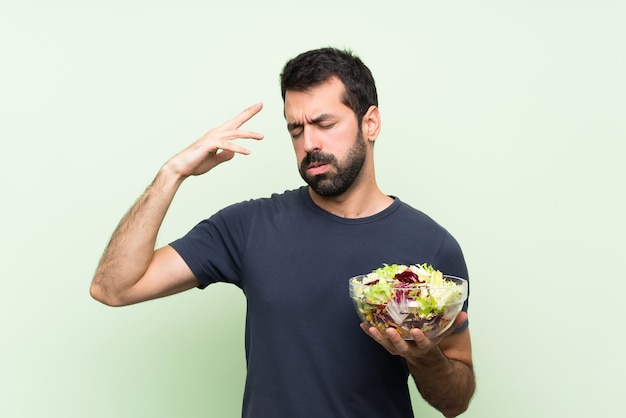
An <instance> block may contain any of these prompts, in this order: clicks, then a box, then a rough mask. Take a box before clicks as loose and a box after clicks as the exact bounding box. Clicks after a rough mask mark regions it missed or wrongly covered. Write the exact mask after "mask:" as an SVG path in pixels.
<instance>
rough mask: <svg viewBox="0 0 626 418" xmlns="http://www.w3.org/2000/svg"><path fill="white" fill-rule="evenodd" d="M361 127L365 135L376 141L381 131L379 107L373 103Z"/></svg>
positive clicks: (371, 140)
mask: <svg viewBox="0 0 626 418" xmlns="http://www.w3.org/2000/svg"><path fill="white" fill-rule="evenodd" d="M361 129H362V130H363V137H364V138H365V139H366V140H368V141H370V142H374V141H376V138H378V134H379V133H380V112H379V111H378V107H376V106H374V105H372V106H370V108H369V109H367V112H365V115H364V116H363V122H362V123H361Z"/></svg>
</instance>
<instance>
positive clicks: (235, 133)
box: [221, 129, 264, 140]
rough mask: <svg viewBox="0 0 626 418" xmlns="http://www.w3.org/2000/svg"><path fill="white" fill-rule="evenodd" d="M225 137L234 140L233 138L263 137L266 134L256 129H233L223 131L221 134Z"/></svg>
mask: <svg viewBox="0 0 626 418" xmlns="http://www.w3.org/2000/svg"><path fill="white" fill-rule="evenodd" d="M221 135H222V136H223V137H224V139H227V140H232V139H263V137H264V135H263V134H262V133H259V132H254V131H244V130H241V129H233V130H229V131H225V132H222V134H221Z"/></svg>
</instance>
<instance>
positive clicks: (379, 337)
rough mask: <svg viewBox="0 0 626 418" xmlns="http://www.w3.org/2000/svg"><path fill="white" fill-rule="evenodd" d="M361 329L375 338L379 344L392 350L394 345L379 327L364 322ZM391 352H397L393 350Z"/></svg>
mask: <svg viewBox="0 0 626 418" xmlns="http://www.w3.org/2000/svg"><path fill="white" fill-rule="evenodd" d="M361 329H362V330H363V332H365V333H366V334H367V335H369V336H370V337H371V338H373V339H374V340H375V341H376V342H377V343H378V344H380V345H382V346H383V347H385V348H386V349H387V351H389V352H391V350H393V345H392V344H391V343H390V342H389V340H388V339H387V337H385V336H384V335H383V334H381V332H380V331H378V329H376V327H371V326H369V325H368V324H367V323H365V322H362V323H361ZM391 353H392V354H395V353H393V352H391Z"/></svg>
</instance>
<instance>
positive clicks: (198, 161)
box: [166, 103, 263, 178]
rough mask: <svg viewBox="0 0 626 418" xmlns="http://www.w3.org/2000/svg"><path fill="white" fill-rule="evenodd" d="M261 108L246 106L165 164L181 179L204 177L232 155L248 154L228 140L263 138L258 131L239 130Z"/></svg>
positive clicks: (245, 149) (245, 150)
mask: <svg viewBox="0 0 626 418" xmlns="http://www.w3.org/2000/svg"><path fill="white" fill-rule="evenodd" d="M262 108H263V104H262V103H257V104H255V105H253V106H250V107H248V108H247V109H246V110H244V111H243V112H241V113H240V114H239V115H237V116H235V117H234V118H233V119H231V120H229V121H228V122H226V123H224V124H222V125H220V126H218V127H217V128H215V129H211V130H210V131H208V132H207V133H205V134H204V135H202V136H201V137H200V138H198V139H197V140H196V141H195V142H194V143H192V144H191V145H189V146H188V147H187V148H185V149H184V150H183V151H181V152H180V153H178V154H177V155H175V156H174V157H172V158H171V159H170V160H169V161H168V162H167V163H166V165H167V166H169V168H170V169H171V170H172V171H173V172H174V173H176V174H178V175H179V176H181V177H183V178H184V177H189V176H198V175H201V174H204V173H206V172H207V171H209V170H211V169H212V168H214V167H215V166H217V165H218V164H221V163H223V162H225V161H228V160H230V159H232V158H233V157H234V156H235V154H244V155H247V154H250V150H248V149H247V148H244V147H242V146H240V145H237V144H235V143H234V142H232V141H233V140H234V139H240V138H247V139H255V140H260V139H263V135H262V134H260V133H258V132H253V131H247V130H243V129H240V128H241V126H242V125H243V124H244V123H245V122H247V121H248V120H250V119H251V118H252V117H253V116H254V115H256V114H257V113H259V112H260V111H261V109H262Z"/></svg>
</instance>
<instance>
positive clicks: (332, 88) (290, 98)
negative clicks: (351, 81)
mask: <svg viewBox="0 0 626 418" xmlns="http://www.w3.org/2000/svg"><path fill="white" fill-rule="evenodd" d="M344 93H345V87H344V85H343V83H342V82H341V80H339V79H338V78H336V77H333V78H331V79H330V80H328V81H326V82H324V83H322V84H320V85H318V86H315V87H313V88H311V89H309V90H307V91H291V90H287V92H286V93H285V119H286V120H287V121H288V122H296V121H301V120H307V119H312V118H314V117H315V116H316V115H319V114H322V113H324V114H328V113H331V114H332V113H336V112H345V111H346V110H347V111H350V112H351V111H352V110H351V109H350V108H349V107H348V106H346V105H345V104H344V103H343V97H344Z"/></svg>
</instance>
